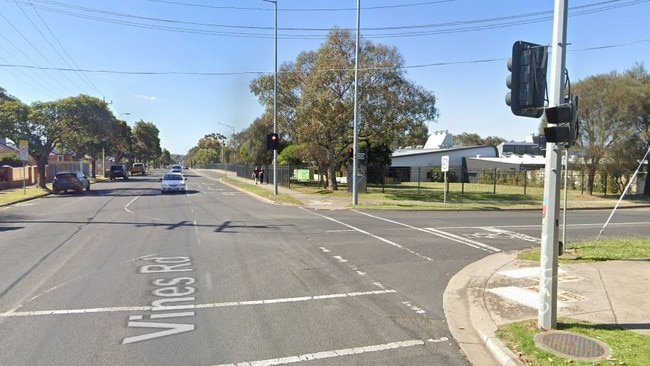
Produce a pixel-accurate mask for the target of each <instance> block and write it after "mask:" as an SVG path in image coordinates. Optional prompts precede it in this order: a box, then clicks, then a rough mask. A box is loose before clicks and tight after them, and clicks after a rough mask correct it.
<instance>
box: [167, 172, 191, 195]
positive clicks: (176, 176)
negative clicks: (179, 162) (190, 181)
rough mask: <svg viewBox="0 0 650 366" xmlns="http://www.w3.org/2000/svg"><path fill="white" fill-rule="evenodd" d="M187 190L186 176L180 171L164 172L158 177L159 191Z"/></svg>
mask: <svg viewBox="0 0 650 366" xmlns="http://www.w3.org/2000/svg"><path fill="white" fill-rule="evenodd" d="M167 192H183V193H185V192H187V178H185V176H184V175H183V174H181V173H172V172H169V173H165V175H163V177H162V178H160V193H162V194H165V193H167Z"/></svg>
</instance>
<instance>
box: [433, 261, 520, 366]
mask: <svg viewBox="0 0 650 366" xmlns="http://www.w3.org/2000/svg"><path fill="white" fill-rule="evenodd" d="M516 258H517V253H510V252H509V253H497V254H493V255H490V256H488V257H486V258H483V259H482V260H479V261H477V262H474V263H471V264H469V265H468V266H466V267H465V268H463V269H462V270H460V271H459V272H458V273H457V274H456V275H455V276H453V277H452V279H451V280H450V281H449V284H448V285H447V288H446V289H445V292H444V294H443V308H444V311H445V317H446V318H447V322H448V325H449V331H450V332H451V334H452V336H453V337H454V339H456V342H457V343H458V345H459V346H460V347H461V349H462V350H463V351H464V352H465V354H466V356H467V358H468V359H469V361H470V362H471V363H472V364H473V365H476V366H482V365H485V366H491V365H501V366H521V365H522V363H521V362H520V361H519V360H518V359H517V357H516V356H515V354H513V353H512V351H510V349H508V348H507V347H506V346H505V345H504V344H503V343H501V341H500V340H499V339H498V338H496V336H495V332H496V330H497V325H496V323H495V322H494V320H493V319H492V318H491V316H490V313H489V311H488V310H487V307H486V305H485V301H484V297H483V294H484V291H485V284H486V283H487V281H488V280H489V279H490V277H491V276H492V274H493V273H495V272H496V271H497V270H499V269H500V268H502V267H504V266H505V265H507V264H509V263H511V262H512V261H514V260H515V259H516ZM467 314H469V317H468V316H467Z"/></svg>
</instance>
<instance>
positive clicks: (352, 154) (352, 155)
mask: <svg viewBox="0 0 650 366" xmlns="http://www.w3.org/2000/svg"><path fill="white" fill-rule="evenodd" d="M348 158H350V159H352V158H354V149H353V148H349V149H348Z"/></svg>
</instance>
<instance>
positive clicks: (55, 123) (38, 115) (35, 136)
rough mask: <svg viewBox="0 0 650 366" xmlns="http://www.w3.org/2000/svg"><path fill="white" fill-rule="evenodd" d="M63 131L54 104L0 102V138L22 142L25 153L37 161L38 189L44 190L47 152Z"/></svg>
mask: <svg viewBox="0 0 650 366" xmlns="http://www.w3.org/2000/svg"><path fill="white" fill-rule="evenodd" d="M65 133H66V130H65V128H64V127H63V124H62V123H61V121H60V120H59V119H58V118H57V103H56V102H34V103H32V104H31V105H30V106H28V105H26V104H24V103H22V102H20V101H18V100H0V135H4V136H6V137H8V138H10V139H11V140H13V141H21V140H25V141H27V144H28V153H29V155H30V156H31V157H32V158H33V159H34V160H35V161H36V166H37V171H38V186H39V187H41V188H45V183H46V179H45V167H46V166H47V163H48V159H49V156H50V153H51V152H52V151H53V150H54V149H55V148H56V147H57V146H58V145H60V144H61V141H62V138H63V136H64V135H65Z"/></svg>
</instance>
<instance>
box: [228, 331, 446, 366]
mask: <svg viewBox="0 0 650 366" xmlns="http://www.w3.org/2000/svg"><path fill="white" fill-rule="evenodd" d="M447 340H448V338H447V337H443V338H439V339H427V340H426V341H423V340H420V339H413V340H409V341H400V342H391V343H384V344H375V345H371V346H363V347H354V348H343V349H336V350H331V351H323V352H316V353H305V354H302V355H297V356H286V357H278V358H271V359H268V360H259V361H245V362H238V363H227V364H221V365H216V366H271V365H286V364H290V363H297V362H303V361H313V360H323V359H326V358H334V357H343V356H353V355H359V354H362V353H370V352H381V351H388V350H392V349H398V348H408V347H414V346H424V345H425V344H426V342H430V343H440V342H446V341H447Z"/></svg>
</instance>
